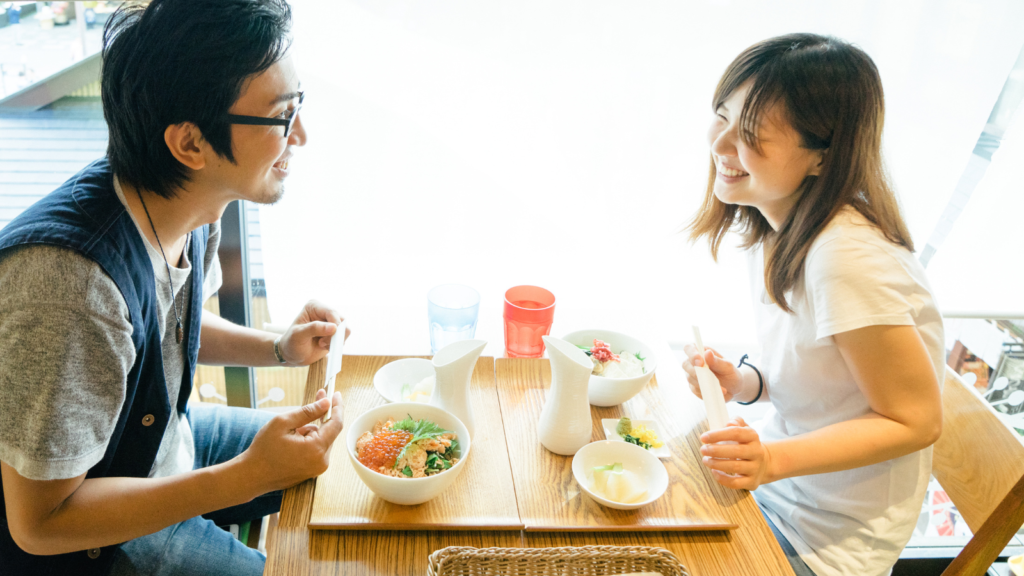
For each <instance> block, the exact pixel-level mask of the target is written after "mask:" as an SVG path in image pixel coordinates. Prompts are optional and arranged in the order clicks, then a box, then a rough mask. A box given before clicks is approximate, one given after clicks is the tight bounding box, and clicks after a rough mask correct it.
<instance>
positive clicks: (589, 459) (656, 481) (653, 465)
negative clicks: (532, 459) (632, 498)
mask: <svg viewBox="0 0 1024 576" xmlns="http://www.w3.org/2000/svg"><path fill="white" fill-rule="evenodd" d="M616 462H619V463H621V464H622V467H623V468H625V469H626V470H629V471H631V472H633V473H634V474H636V475H637V476H639V477H640V479H641V480H644V481H645V482H647V499H645V500H643V501H641V502H634V503H632V504H623V503H621V502H614V501H612V500H608V499H607V498H605V497H603V496H600V495H598V494H597V493H596V492H594V491H593V489H592V488H591V487H592V486H593V485H594V473H593V469H594V468H595V467H597V466H607V465H609V464H614V463H616ZM572 476H573V478H575V479H576V483H577V484H579V485H580V489H581V490H583V492H585V493H586V494H587V496H590V497H591V498H593V499H594V500H595V501H597V503H598V504H601V505H602V506H607V507H609V508H616V509H618V510H635V509H637V508H640V507H642V506H646V505H648V504H650V503H651V502H654V501H655V500H657V499H658V498H661V495H662V494H664V493H665V490H666V489H667V488H668V472H666V471H665V465H664V464H662V463H661V460H658V459H657V458H656V457H655V456H654V455H653V454H651V453H650V452H648V451H647V450H644V449H643V448H641V447H639V446H636V445H634V444H629V443H627V442H616V441H614V440H600V441H598V442H591V443H590V444H587V445H586V446H584V447H583V448H580V451H579V452H577V453H576V455H575V456H573V457H572Z"/></svg>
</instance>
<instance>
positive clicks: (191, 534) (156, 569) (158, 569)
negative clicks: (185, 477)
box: [110, 404, 281, 576]
mask: <svg viewBox="0 0 1024 576" xmlns="http://www.w3.org/2000/svg"><path fill="white" fill-rule="evenodd" d="M273 416H274V415H273V414H271V413H269V412H263V411H260V410H250V409H248V408H230V407H227V406H217V405H212V404H198V405H190V407H189V411H188V421H189V426H190V427H191V428H192V436H193V438H194V439H195V447H196V459H195V466H194V467H195V468H196V469H199V468H204V467H206V466H212V465H214V464H219V463H221V462H226V461H228V460H230V459H232V458H234V457H235V456H237V455H239V454H241V453H242V452H243V451H245V449H246V448H248V447H249V444H251V443H252V439H253V437H254V436H256V432H258V431H259V429H260V428H261V427H263V425H264V424H266V423H267V421H268V420H270V419H271V418H272V417H273ZM280 509H281V492H271V493H269V494H264V495H263V496H260V497H258V498H256V499H255V500H253V501H251V502H247V503H245V504H241V505H239V506H232V507H231V508H225V509H223V510H217V511H216V512H211V513H209V514H204V515H202V516H196V517H195V518H190V519H188V520H185V521H184V522H179V523H178V524H174V525H173V526H168V527H167V528H164V529H163V530H160V531H159V532H156V533H153V534H150V535H148V536H143V537H141V538H136V539H134V540H131V541H129V542H126V543H125V544H123V545H122V546H121V548H120V550H118V552H117V557H116V559H115V560H114V564H113V567H112V569H111V572H110V574H111V576H171V575H175V576H178V575H180V576H199V575H203V576H227V575H229V574H230V575H232V576H250V575H251V576H259V575H261V574H263V565H264V563H265V562H266V558H265V557H264V556H263V554H261V553H260V552H259V551H257V550H254V549H252V548H249V547H248V546H246V545H245V544H243V543H241V542H239V541H238V540H236V539H235V538H234V537H233V536H231V533H229V532H227V531H226V530H224V529H222V528H219V527H218V525H226V524H239V523H243V522H246V521H250V520H257V519H259V518H262V517H263V516H266V515H267V514H273V513H274V512H277V511H278V510H280Z"/></svg>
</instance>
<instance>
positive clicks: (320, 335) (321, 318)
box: [281, 300, 352, 366]
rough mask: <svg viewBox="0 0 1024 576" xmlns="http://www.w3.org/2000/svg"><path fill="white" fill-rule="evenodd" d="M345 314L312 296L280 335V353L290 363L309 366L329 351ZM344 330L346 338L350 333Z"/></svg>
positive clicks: (290, 364)
mask: <svg viewBox="0 0 1024 576" xmlns="http://www.w3.org/2000/svg"><path fill="white" fill-rule="evenodd" d="M343 320H344V318H342V317H341V315H340V314H339V313H338V311H337V310H334V309H333V308H330V307H328V306H326V305H324V304H321V303H320V302H317V301H316V300H310V301H309V302H307V303H306V305H305V306H304V307H303V308H302V312H300V313H299V316H298V317H297V318H296V319H295V321H294V322H292V325H291V326H289V327H288V330H287V331H286V332H285V333H284V335H283V336H281V355H282V356H284V359H285V360H286V361H287V363H288V365H289V366H308V365H309V364H312V363H313V362H316V361H317V360H319V359H321V358H323V357H324V356H326V355H327V351H328V349H329V348H330V342H331V338H330V337H331V336H333V335H334V333H335V332H337V331H338V325H339V324H341V322H342V321H343ZM351 333H352V332H351V330H348V329H346V330H345V339H346V340H347V339H348V335H349V334H351Z"/></svg>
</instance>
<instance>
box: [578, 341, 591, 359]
mask: <svg viewBox="0 0 1024 576" xmlns="http://www.w3.org/2000/svg"><path fill="white" fill-rule="evenodd" d="M576 347H577V348H579V349H580V350H583V351H584V352H586V353H587V356H593V355H594V353H593V352H591V351H590V346H580V345H579V344H577V345H576Z"/></svg>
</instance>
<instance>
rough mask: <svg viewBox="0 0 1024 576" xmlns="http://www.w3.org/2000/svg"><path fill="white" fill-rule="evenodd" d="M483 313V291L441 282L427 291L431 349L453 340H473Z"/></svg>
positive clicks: (442, 346) (436, 349)
mask: <svg viewBox="0 0 1024 576" xmlns="http://www.w3.org/2000/svg"><path fill="white" fill-rule="evenodd" d="M479 315H480V294H479V293H478V292H477V291H476V290H474V289H472V288H470V287H469V286H463V285H462V284H442V285H440V286H435V287H433V288H431V289H430V291H429V292H427V320H428V322H429V323H430V350H431V352H432V353H434V354H437V351H438V350H440V349H441V348H444V347H445V346H447V345H449V344H451V343H452V342H458V341H459V340H472V339H473V338H474V337H475V336H476V321H477V318H478V317H479Z"/></svg>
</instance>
